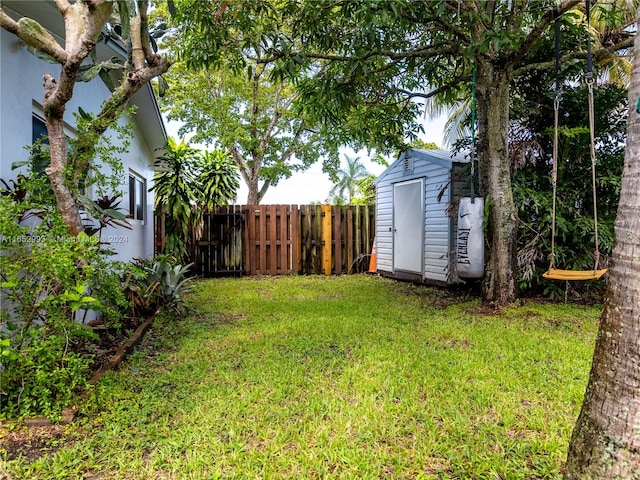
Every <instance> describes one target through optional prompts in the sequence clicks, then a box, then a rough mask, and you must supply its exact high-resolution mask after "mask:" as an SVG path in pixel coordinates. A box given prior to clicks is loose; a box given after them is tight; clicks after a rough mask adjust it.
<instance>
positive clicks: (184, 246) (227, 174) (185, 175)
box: [151, 138, 239, 258]
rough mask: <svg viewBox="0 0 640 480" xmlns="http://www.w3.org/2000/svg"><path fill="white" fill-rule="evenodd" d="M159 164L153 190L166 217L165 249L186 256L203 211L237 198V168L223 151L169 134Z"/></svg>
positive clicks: (157, 164) (157, 210)
mask: <svg viewBox="0 0 640 480" xmlns="http://www.w3.org/2000/svg"><path fill="white" fill-rule="evenodd" d="M155 167H156V169H157V170H158V172H157V173H156V175H155V177H154V185H153V187H152V188H151V191H153V192H155V213H156V215H163V216H164V217H165V221H166V237H165V252H169V253H171V254H173V255H175V256H176V257H178V258H180V257H183V258H186V256H187V255H188V250H189V245H190V232H191V229H192V228H194V227H195V226H197V225H198V223H199V222H200V219H201V215H202V213H203V211H205V210H206V209H213V207H214V206H216V205H225V204H228V203H229V202H230V201H232V199H234V198H235V195H236V191H237V189H238V186H239V179H238V172H237V169H236V167H235V165H234V164H233V163H232V162H231V161H230V159H229V157H228V156H227V155H226V154H224V153H223V152H220V151H214V152H204V153H203V152H199V151H198V150H197V149H195V148H193V147H190V146H189V145H188V144H187V143H185V141H184V140H181V141H180V143H178V142H177V141H176V140H175V139H174V138H169V140H168V142H167V146H166V147H165V154H164V155H162V156H160V157H158V159H157V160H156V163H155Z"/></svg>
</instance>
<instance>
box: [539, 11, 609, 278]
mask: <svg viewBox="0 0 640 480" xmlns="http://www.w3.org/2000/svg"><path fill="white" fill-rule="evenodd" d="M589 2H590V0H586V20H587V25H589V11H590V4H589ZM554 13H555V14H556V15H555V17H556V19H555V36H556V38H555V50H556V51H555V54H556V58H555V75H556V79H555V80H556V84H555V91H556V97H555V100H554V104H553V110H554V125H553V170H552V184H553V203H552V213H551V255H550V256H549V269H548V271H547V272H546V273H544V274H543V277H544V278H547V279H550V280H595V279H598V278H600V277H601V276H602V275H604V274H605V273H606V272H607V269H606V268H605V269H599V268H598V267H599V266H600V249H599V244H600V242H599V239H598V207H597V193H596V186H597V185H596V150H595V133H594V132H595V113H594V110H595V108H594V100H593V84H594V80H593V60H592V56H591V38H590V37H589V36H588V35H587V85H588V90H589V94H588V106H589V136H590V154H591V186H592V192H593V222H594V243H595V251H594V257H595V263H594V266H593V270H592V271H591V270H585V271H572V270H560V269H557V268H556V253H555V236H556V197H557V182H558V117H559V113H558V112H559V109H560V80H559V73H558V72H559V69H560V16H559V15H558V11H557V9H556V8H554Z"/></svg>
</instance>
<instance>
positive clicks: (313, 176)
mask: <svg viewBox="0 0 640 480" xmlns="http://www.w3.org/2000/svg"><path fill="white" fill-rule="evenodd" d="M446 120H447V119H446V118H445V117H441V118H439V119H437V120H425V122H426V123H425V125H424V130H425V133H424V134H422V135H420V138H421V139H422V140H424V141H426V142H433V143H435V144H437V145H440V146H442V145H443V140H442V137H443V131H444V124H445V122H446ZM165 124H166V125H167V134H168V135H169V136H173V137H176V138H177V137H178V135H177V131H178V128H179V126H180V125H179V124H177V123H176V122H173V121H167V120H165ZM194 147H197V146H196V145H194ZM345 155H348V156H349V157H354V156H359V157H360V159H361V160H362V163H363V164H364V165H365V167H366V168H367V170H368V172H369V173H371V174H374V175H376V176H377V175H380V174H381V173H382V172H383V171H384V170H385V168H386V167H384V166H382V165H378V164H376V163H373V162H371V161H370V160H369V152H367V151H366V150H361V151H358V152H355V151H353V150H350V149H343V150H342V153H341V155H340V159H341V160H342V161H343V162H346V160H345ZM394 160H395V159H391V161H392V162H393V161H394ZM332 187H333V183H332V182H331V181H330V180H329V176H328V175H327V174H326V173H323V172H322V162H320V161H318V162H317V163H316V164H314V165H313V166H312V167H311V168H310V169H309V170H306V171H304V172H298V173H295V174H294V175H293V176H291V177H290V178H288V179H286V180H281V181H280V182H278V185H277V186H275V187H274V186H271V187H269V189H268V190H267V193H266V194H265V196H264V197H263V199H262V201H261V203H262V204H263V205H276V204H281V205H307V204H311V203H318V202H320V203H323V202H325V201H326V200H328V198H329V192H330V191H331V188H332ZM247 193H248V189H247V186H246V185H245V184H244V181H242V180H241V181H240V190H239V191H238V196H237V198H236V203H237V204H240V205H242V204H245V203H246V201H247Z"/></svg>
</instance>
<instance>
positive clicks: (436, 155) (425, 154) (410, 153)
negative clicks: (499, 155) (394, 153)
mask: <svg viewBox="0 0 640 480" xmlns="http://www.w3.org/2000/svg"><path fill="white" fill-rule="evenodd" d="M406 157H413V158H414V159H415V160H418V161H420V162H429V163H435V164H436V165H440V166H442V167H446V168H451V166H452V165H453V164H454V163H469V158H467V157H466V156H463V155H461V154H458V155H454V154H453V153H451V152H449V151H447V150H421V149H419V148H410V149H409V150H406V151H404V152H402V154H401V155H400V156H399V157H398V159H397V160H396V161H395V162H393V163H392V164H391V165H389V166H388V167H387V169H386V170H385V171H384V172H382V173H381V174H380V176H378V178H377V180H376V183H379V182H380V181H381V180H382V179H383V178H384V177H386V176H387V174H388V173H389V172H391V171H393V170H394V168H396V166H397V165H398V164H401V163H404V159H405V158H406Z"/></svg>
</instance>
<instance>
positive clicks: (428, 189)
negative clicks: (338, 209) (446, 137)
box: [376, 160, 451, 282]
mask: <svg viewBox="0 0 640 480" xmlns="http://www.w3.org/2000/svg"><path fill="white" fill-rule="evenodd" d="M416 178H425V197H424V202H425V203H424V205H425V209H424V211H425V213H424V215H425V218H424V226H425V243H424V266H423V275H424V278H425V279H427V280H433V281H437V282H446V279H447V265H448V262H449V260H448V253H449V251H450V245H451V221H450V219H449V217H448V216H447V214H446V209H447V207H448V205H449V201H450V197H451V195H450V186H449V178H450V173H449V169H448V168H446V167H443V166H440V165H436V164H434V163H430V162H426V161H417V160H416V161H415V162H414V169H413V171H411V172H405V171H404V163H403V162H399V163H398V164H396V165H394V166H393V167H392V168H391V169H390V170H388V171H387V172H385V176H384V178H383V179H382V180H381V181H380V183H378V185H377V189H376V191H377V199H376V251H377V269H378V270H379V271H381V272H389V273H393V186H394V184H396V183H400V182H405V181H408V180H412V179H416ZM443 189H445V193H444V194H443V195H442V197H441V201H440V202H438V196H439V195H440V193H441V191H442V190H443Z"/></svg>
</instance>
